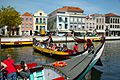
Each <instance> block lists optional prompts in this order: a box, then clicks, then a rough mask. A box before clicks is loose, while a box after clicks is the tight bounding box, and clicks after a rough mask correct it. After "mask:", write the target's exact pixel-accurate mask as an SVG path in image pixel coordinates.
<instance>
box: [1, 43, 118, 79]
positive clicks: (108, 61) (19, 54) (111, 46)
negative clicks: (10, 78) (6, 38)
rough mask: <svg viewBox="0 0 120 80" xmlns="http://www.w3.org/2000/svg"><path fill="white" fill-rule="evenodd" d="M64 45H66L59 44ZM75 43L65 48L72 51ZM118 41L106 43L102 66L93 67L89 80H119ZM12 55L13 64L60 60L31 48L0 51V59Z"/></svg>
mask: <svg viewBox="0 0 120 80" xmlns="http://www.w3.org/2000/svg"><path fill="white" fill-rule="evenodd" d="M61 44H66V43H61ZM74 44H75V43H74V42H72V43H68V44H67V46H68V47H69V48H71V49H72V47H73V45H74ZM83 45H84V44H79V47H80V48H79V49H80V50H83ZM119 47H120V41H107V42H106V45H105V49H104V53H103V55H102V57H101V60H102V62H103V66H95V69H94V68H93V69H92V71H91V80H119V79H120V74H119V73H120V61H119V58H120V49H119ZM8 53H10V54H12V55H13V58H14V60H15V63H16V64H18V63H20V61H22V60H24V61H25V62H26V63H31V62H36V63H37V64H38V65H40V64H46V63H52V62H54V61H56V60H61V58H53V57H52V56H46V55H42V54H40V53H39V52H35V51H34V50H33V48H32V46H24V47H11V48H5V49H2V53H1V54H0V58H1V59H5V57H6V56H5V55H6V54H8Z"/></svg>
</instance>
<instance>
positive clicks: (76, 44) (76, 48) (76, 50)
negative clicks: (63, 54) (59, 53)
mask: <svg viewBox="0 0 120 80" xmlns="http://www.w3.org/2000/svg"><path fill="white" fill-rule="evenodd" d="M77 52H79V50H78V43H75V45H74V46H73V54H76V53H77Z"/></svg>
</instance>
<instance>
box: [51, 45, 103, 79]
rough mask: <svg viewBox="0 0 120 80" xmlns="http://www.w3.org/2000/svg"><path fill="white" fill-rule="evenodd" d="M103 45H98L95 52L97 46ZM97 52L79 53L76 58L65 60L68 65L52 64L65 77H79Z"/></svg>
mask: <svg viewBox="0 0 120 80" xmlns="http://www.w3.org/2000/svg"><path fill="white" fill-rule="evenodd" d="M100 46H101V45H100V44H99V45H97V46H96V47H95V48H96V50H95V53H96V51H97V48H99V47H100ZM95 53H94V54H92V53H89V54H85V55H82V56H81V55H79V56H76V57H74V58H71V59H68V60H65V62H66V63H67V66H65V67H54V66H53V65H52V64H49V65H51V66H52V67H53V68H54V69H56V70H57V71H58V72H59V73H61V74H62V75H64V76H65V77H67V78H68V80H73V79H75V78H76V77H78V76H79V75H80V74H81V73H82V72H83V71H84V70H85V69H86V68H87V66H88V65H89V63H90V61H92V59H93V57H94V56H95Z"/></svg>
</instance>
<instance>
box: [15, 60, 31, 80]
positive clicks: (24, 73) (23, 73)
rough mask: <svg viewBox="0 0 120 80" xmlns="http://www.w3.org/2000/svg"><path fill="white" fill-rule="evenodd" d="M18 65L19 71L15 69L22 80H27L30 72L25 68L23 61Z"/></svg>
mask: <svg viewBox="0 0 120 80" xmlns="http://www.w3.org/2000/svg"><path fill="white" fill-rule="evenodd" d="M20 64H21V69H17V71H18V73H19V75H20V77H21V78H22V79H23V80H27V79H28V77H29V75H30V71H29V69H28V67H27V64H25V62H24V61H21V63H20Z"/></svg>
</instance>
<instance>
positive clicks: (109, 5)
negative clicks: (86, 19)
mask: <svg viewBox="0 0 120 80" xmlns="http://www.w3.org/2000/svg"><path fill="white" fill-rule="evenodd" d="M2 6H3V7H7V6H11V7H14V8H15V9H16V10H17V11H18V12H20V14H23V13H25V12H29V13H32V14H34V13H35V12H37V11H38V10H43V11H44V12H45V13H47V14H49V13H51V12H52V11H54V10H56V9H58V8H62V7H63V6H74V7H79V8H81V9H83V10H84V14H85V15H88V14H94V13H99V14H107V13H115V14H117V15H120V0H0V8H1V7H2Z"/></svg>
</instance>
